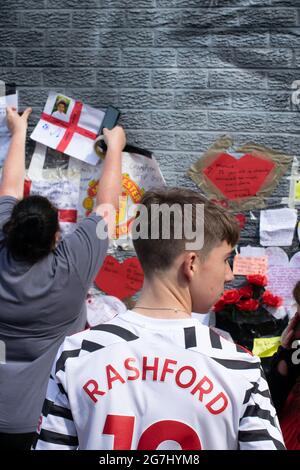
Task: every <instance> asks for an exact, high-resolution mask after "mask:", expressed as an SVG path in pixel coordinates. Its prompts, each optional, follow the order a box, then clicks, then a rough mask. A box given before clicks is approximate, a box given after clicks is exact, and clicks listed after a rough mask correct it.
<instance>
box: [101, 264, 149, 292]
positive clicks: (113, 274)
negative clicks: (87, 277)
mask: <svg viewBox="0 0 300 470" xmlns="http://www.w3.org/2000/svg"><path fill="white" fill-rule="evenodd" d="M143 283H144V273H143V270H142V268H141V265H140V262H139V260H138V259H137V258H136V257H134V258H128V259H126V260H125V261H124V262H123V263H119V261H118V260H117V259H116V258H114V257H113V256H110V255H109V256H107V257H106V258H105V260H104V263H103V266H102V268H101V269H100V271H99V272H98V274H97V276H96V279H95V284H96V286H97V287H98V289H100V290H102V291H103V292H105V293H106V294H108V295H113V296H115V297H117V298H118V299H120V300H122V299H125V298H126V297H131V296H133V295H134V294H135V293H136V292H138V291H139V290H140V289H141V288H142V286H143Z"/></svg>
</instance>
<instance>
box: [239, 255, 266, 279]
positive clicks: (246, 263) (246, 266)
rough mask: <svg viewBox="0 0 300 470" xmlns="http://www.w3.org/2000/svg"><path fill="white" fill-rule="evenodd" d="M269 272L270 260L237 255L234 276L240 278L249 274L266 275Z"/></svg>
mask: <svg viewBox="0 0 300 470" xmlns="http://www.w3.org/2000/svg"><path fill="white" fill-rule="evenodd" d="M267 270H268V258H267V256H262V257H248V256H247V257H246V256H241V255H236V256H235V257H234V260H233V274H236V275H240V276H248V275H249V274H262V275H265V274H266V273H267Z"/></svg>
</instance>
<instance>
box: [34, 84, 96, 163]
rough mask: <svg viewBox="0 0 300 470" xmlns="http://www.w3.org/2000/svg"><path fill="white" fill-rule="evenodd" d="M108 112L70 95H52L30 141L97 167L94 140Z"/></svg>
mask: <svg viewBox="0 0 300 470" xmlns="http://www.w3.org/2000/svg"><path fill="white" fill-rule="evenodd" d="M104 115H105V113H104V112H103V111H100V110H98V109H95V108H92V107H91V106H87V105H84V104H83V103H81V102H80V101H76V100H74V99H73V98H69V97H68V96H64V95H59V94H57V93H55V92H50V93H49V96H48V99H47V102H46V105H45V108H44V111H43V113H42V115H41V119H40V121H39V122H38V124H37V126H36V127H35V129H34V131H33V133H32V134H31V138H32V139H33V140H36V141H37V142H40V143H42V144H44V145H47V146H48V147H51V148H52V149H55V150H57V151H59V152H63V153H65V154H67V155H70V156H71V157H75V158H78V159H79V160H82V161H84V162H87V163H89V164H92V165H96V163H97V162H98V161H99V157H98V156H97V154H96V152H95V151H94V141H95V139H96V138H97V135H98V133H99V130H100V127H101V123H102V121H103V118H104Z"/></svg>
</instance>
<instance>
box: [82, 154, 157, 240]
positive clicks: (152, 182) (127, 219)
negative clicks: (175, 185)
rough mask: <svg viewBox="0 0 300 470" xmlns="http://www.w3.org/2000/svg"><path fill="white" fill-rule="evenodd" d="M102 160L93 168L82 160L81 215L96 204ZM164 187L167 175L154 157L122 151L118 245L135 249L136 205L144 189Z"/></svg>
mask: <svg viewBox="0 0 300 470" xmlns="http://www.w3.org/2000/svg"><path fill="white" fill-rule="evenodd" d="M102 168H103V163H101V162H98V164H97V165H96V166H94V167H92V166H91V165H86V164H85V163H82V168H81V181H80V196H79V209H78V210H79V218H80V219H82V218H83V217H85V216H86V215H88V214H89V213H90V212H91V211H92V210H93V208H94V207H95V204H96V196H97V188H98V181H99V178H100V176H101V172H102ZM163 186H165V180H164V177H163V175H162V173H161V171H160V168H159V165H158V163H157V161H156V159H155V158H154V157H152V158H148V157H145V156H143V155H139V154H134V153H127V152H123V153H122V195H121V197H120V204H119V206H120V207H119V214H118V223H117V233H116V237H117V240H115V242H114V243H115V244H117V245H122V246H123V247H124V248H125V249H126V248H132V246H131V241H130V240H129V238H130V224H131V223H132V222H133V220H134V217H135V214H136V210H137V205H138V203H139V202H140V200H141V198H142V196H143V194H144V192H145V191H147V190H149V189H154V188H161V187H163Z"/></svg>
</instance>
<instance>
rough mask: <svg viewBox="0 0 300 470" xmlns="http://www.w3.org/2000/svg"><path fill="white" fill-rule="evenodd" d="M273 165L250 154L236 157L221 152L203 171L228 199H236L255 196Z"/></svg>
mask: <svg viewBox="0 0 300 470" xmlns="http://www.w3.org/2000/svg"><path fill="white" fill-rule="evenodd" d="M274 166H275V164H274V163H273V162H271V161H269V160H264V159H262V158H259V157H255V156H254V155H251V154H245V155H243V157H241V158H240V159H236V158H234V157H233V156H232V155H230V154H227V153H221V154H220V155H219V157H218V158H217V159H216V160H215V161H214V162H213V163H212V164H211V165H210V166H208V167H207V168H205V169H204V170H203V173H204V174H205V175H206V176H207V178H209V179H210V181H211V182H212V183H213V184H214V185H215V186H216V187H217V188H218V189H219V190H220V191H221V192H222V193H223V194H224V196H226V197H227V198H228V199H238V198H246V197H251V196H255V195H256V193H257V192H258V191H259V189H260V188H261V186H262V185H263V183H264V182H265V179H266V177H267V176H268V175H269V173H270V172H271V170H272V169H273V168H274Z"/></svg>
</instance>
